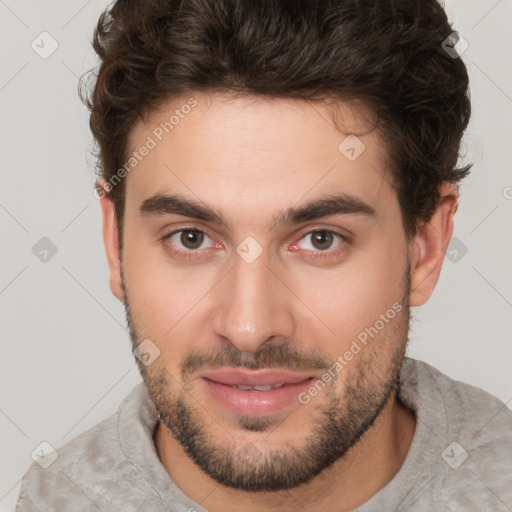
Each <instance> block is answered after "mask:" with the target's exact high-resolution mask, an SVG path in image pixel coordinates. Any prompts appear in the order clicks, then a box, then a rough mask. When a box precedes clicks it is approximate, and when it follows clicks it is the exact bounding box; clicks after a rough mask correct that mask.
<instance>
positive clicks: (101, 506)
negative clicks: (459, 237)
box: [18, 0, 512, 512]
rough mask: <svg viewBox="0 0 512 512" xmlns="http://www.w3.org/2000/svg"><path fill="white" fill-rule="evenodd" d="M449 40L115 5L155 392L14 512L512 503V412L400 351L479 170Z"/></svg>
mask: <svg viewBox="0 0 512 512" xmlns="http://www.w3.org/2000/svg"><path fill="white" fill-rule="evenodd" d="M452 32H453V31H452V29H451V27H450V25H449V23H448V21H447V19H446V15H445V13H444V11H443V9H442V8H441V7H440V6H439V5H438V3H437V2H436V1H435V0H423V1H420V2H410V1H408V0H407V1H405V0H404V1H399V0H389V1H387V2H374V1H373V0H372V1H361V0H359V1H356V0H352V1H350V0H347V1H344V0H338V1H336V2H324V1H315V2H312V1H309V2H308V1H297V0H294V1H284V0H281V1H270V0H266V1H254V2H245V1H242V0H223V1H216V2H208V1H207V0H183V1H181V2H178V1H176V0H168V1H165V2H164V1H162V2H149V1H140V0H138V1H135V0H131V1H128V0H119V1H117V2H116V3H115V4H114V5H113V6H112V8H111V9H110V10H109V11H108V12H106V13H104V15H103V16H102V17H101V19H100V21H99V24H98V27H97V30H96V33H95V38H94V48H95V50H96V52H97V53H98V55H99V57H100V59H101V66H100V69H99V73H98V76H97V81H96V84H95V87H94V90H93V92H92V95H91V97H90V99H88V100H86V101H87V102H88V105H89V107H90V109H91V129H92V131H93V134H94V136H95V138H96V140H97V142H98V146H99V163H100V165H99V167H100V178H99V180H98V188H97V191H96V194H97V196H98V197H99V198H100V201H101V208H102V212H103V235H104V242H105V248H106V253H107V259H108V263H109V266H110V287H111V290H112V292H113V293H114V295H115V296H116V297H117V298H119V300H121V301H122V302H123V303H124V304H125V307H126V314H127V321H128V325H129V327H130V333H131V339H132V344H133V351H134V354H135V356H136V358H137V363H138V365H139V368H140V371H141V374H142V377H143V380H144V383H143V384H141V385H139V386H138V387H136V388H135V389H134V390H133V392H132V393H131V394H130V395H129V396H128V397H127V398H126V399H125V400H124V401H123V403H122V404H121V406H120V408H119V410H118V412H117V413H116V414H114V415H112V416H111V417H109V418H107V419H106V420H104V421H103V422H102V423H100V424H99V425H97V426H96V427H94V428H93V429H91V430H89V431H88V432H86V433H84V434H82V435H80V436H78V437H77V438H75V439H74V440H73V441H71V442H70V443H68V444H67V445H66V446H64V447H62V448H61V449H59V457H58V458H57V460H56V461H55V462H54V463H53V464H52V465H50V466H49V467H48V468H47V469H43V468H42V467H41V466H40V465H34V466H33V467H32V468H31V469H30V470H29V472H28V474H27V475H26V476H25V478H24V480H23V483H22V489H21V492H20V498H19V502H18V511H20V512H25V511H29V510H102V511H110V510H122V511H129V510H137V511H138V510H145V511H153V510H154V511H159V510H173V511H174V510H177V511H194V510H196V511H204V510H207V511H209V512H225V511H247V512H252V511H260V510H265V511H272V512H273V511H292V510H294V511H295V510H307V511H317V510H329V511H333V512H347V511H350V510H357V511H358V512H368V511H383V510H384V511H391V510H414V511H423V510H425V511H427V510H428V511H431V510H446V511H448V510H492V511H502V510H503V511H506V510H512V471H511V470H512V413H511V412H510V411H509V410H508V409H507V408H506V407H505V406H504V404H503V403H501V402H500V401H499V400H498V399H496V398H494V397H492V396H490V395H488V394H487V393H485V392H483V391H481V390H479V389H476V388H473V387H471V386H469V385H466V384H462V383H459V382H455V381H453V380H451V379H450V378H448V377H447V376H445V375H442V374H441V373H439V372H438V371H437V370H435V369H434V368H432V367H430V366H429V365H427V364H426V363H422V362H419V361H414V360H411V359H408V358H406V357H405V351H406V345H407V337H408V330H409V319H410V307H411V306H420V305H422V304H423V303H425V302H426V301H427V300H428V298H429V297H430V295H431V294H432V291H433V289H434V287H435V285H436V283H437V281H438V278H439V274H440V271H441V266H442V263H443V258H444V253H445V251H446V248H447V245H448V242H449V240H450V237H451V235H452V231H453V217H454V213H455V211H456V209H457V201H458V194H457V186H458V183H459V181H460V180H461V179H462V178H463V177H464V176H465V175H466V174H467V172H468V171H469V166H468V167H466V168H462V169H458V168H456V165H457V160H458V154H459V144H460V140H461V137H462V134H463V132H464V130H465V128H466V126H467V123H468V120H469V114H470V103H469V99H468V94H467V87H468V78H467V73H466V69H465V67H464V64H463V63H462V61H461V59H460V58H457V55H455V56H454V55H453V54H450V53H449V52H447V51H446V50H445V48H446V45H447V42H448V43H449V48H451V49H453V48H454V47H456V43H457V37H456V35H454V34H453V33H452ZM43 466H44V465H43ZM478 507H479V508H478Z"/></svg>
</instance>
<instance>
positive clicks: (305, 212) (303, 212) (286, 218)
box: [140, 194, 376, 229]
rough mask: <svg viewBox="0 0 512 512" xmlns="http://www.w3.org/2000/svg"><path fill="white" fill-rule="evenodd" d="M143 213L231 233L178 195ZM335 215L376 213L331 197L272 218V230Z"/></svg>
mask: <svg viewBox="0 0 512 512" xmlns="http://www.w3.org/2000/svg"><path fill="white" fill-rule="evenodd" d="M140 212H141V214H142V215H143V216H160V215H166V214H167V215H172V214H175V215H183V216H184V217H190V218H194V219H198V220H202V221H205V222H213V223H215V224H219V225H221V226H224V227H227V228H228V229H231V224H230V223H229V222H228V221H227V219H225V218H224V216H223V215H221V213H220V212H218V211H217V210H215V209H213V208H211V207H209V206H207V205H205V204H204V203H198V202H196V201H192V200H190V199H188V198H185V197H183V196H178V195H168V194H156V195H154V196H152V197H150V198H148V199H146V200H144V201H143V202H142V204H141V206H140ZM334 215H364V216H367V217H375V216H376V212H375V209H374V208H373V207H372V206H370V205H369V204H367V203H365V202H364V201H363V200H361V199H359V198H358V197H355V196H353V195H350V194H338V195H328V196H324V197H321V198H319V199H316V200H313V201H311V202H309V203H307V204H305V205H304V206H300V207H292V208H288V209H287V210H286V211H285V212H284V213H283V214H281V215H277V216H273V217H272V220H271V229H275V228H276V227H278V226H288V225H293V224H299V223H301V222H306V221H312V220H316V219H320V218H322V217H329V216H334Z"/></svg>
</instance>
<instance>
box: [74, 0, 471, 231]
mask: <svg viewBox="0 0 512 512" xmlns="http://www.w3.org/2000/svg"><path fill="white" fill-rule="evenodd" d="M452 33H453V28H452V27H451V25H450V23H449V21H448V19H447V16H446V13H445V11H444V9H443V7H442V6H441V5H440V4H439V3H438V2H437V0H414V1H411V0H377V1H376V0H330V1H329V0H250V1H249V0H117V1H115V2H114V3H113V4H112V5H111V6H110V7H109V8H107V9H106V10H105V11H104V12H103V13H102V15H101V17H100V19H99V21H98V24H97V26H96V28H95V31H94V37H93V42H92V44H93V48H94V50H95V51H96V53H97V55H98V56H99V58H100V61H101V63H100V66H99V70H98V72H97V76H96V82H95V84H94V87H93V88H92V91H91V90H89V91H87V92H84V91H83V90H82V89H81V90H80V95H81V98H82V101H84V103H85V104H86V105H87V107H88V108H89V110H90V112H91V114H90V127H91V131H92V134H93V136H94V139H95V142H96V147H97V153H96V156H97V157H98V160H97V168H98V173H99V175H100V176H101V177H103V178H104V179H105V180H106V181H107V182H108V181H109V180H110V179H111V178H112V176H114V174H115V173H116V171H117V170H118V169H119V168H120V167H121V166H122V165H123V164H124V162H126V157H127V154H128V150H129V148H128V145H129V142H128V141H129V135H130V132H131V130H132V129H133V127H134V125H135V124H136V123H137V121H138V120H139V119H141V118H144V116H145V115H146V114H148V113H150V112H151V111H152V109H156V108H158V107H159V106H160V105H163V104H164V103H165V102H166V101H171V100H172V99H173V98H177V97H178V96H182V95H184V94H187V93H188V94H190V93H192V92H193V91H199V92H221V93H232V94H242V95H263V96H269V97H282V98H296V99H299V100H300V99H302V100H307V101H309V100H312V101H317V100H319V101H321V100H323V99H325V98H335V99H338V100H340V101H345V100H352V101H356V102H360V103H361V104H364V105H367V106H369V107H370V110H371V112H372V113H373V114H375V119H376V120H377V121H376V124H375V126H378V127H379V136H380V137H381V139H382V141H383V144H384V146H385V148H386V153H387V155H388V158H387V162H386V163H387V167H388V168H389V171H390V173H391V176H392V180H393V184H394V186H395V189H396V192H397V197H398V200H399V203H400V208H401V212H402V221H403V225H404V229H405V233H406V235H407V236H408V237H411V236H412V235H414V234H415V233H416V229H417V225H418V223H419V222H422V221H428V220H429V219H430V218H431V216H432V214H433V212H434V211H435V208H436V205H437V204H438V201H439V198H440V195H439V191H438V185H439V184H440V183H442V182H450V183H454V184H458V183H459V182H460V180H461V179H462V178H463V177H465V176H466V175H467V174H468V172H469V169H470V168H471V165H467V166H465V167H463V168H457V163H458V160H459V152H460V144H461V139H462V136H463V133H464V131H465V129H466V127H467V125H468V122H469V117H470V112H471V103H470V98H469V91H468V82H469V80H468V74H467V70H466V67H465V65H464V63H463V62H462V60H461V59H460V58H453V57H452V56H450V55H449V54H448V53H447V52H446V51H445V50H444V48H443V41H445V40H446V39H447V38H448V37H449V36H450V35H451V34H452ZM83 78H84V77H82V79H83ZM82 85H84V84H83V82H82V80H81V86H82ZM123 181H124V180H123ZM97 186H98V185H97ZM124 189H125V184H124V183H119V185H118V186H115V187H112V188H111V190H109V191H108V196H109V198H110V199H111V200H112V201H113V203H114V206H115V210H116V217H117V219H118V225H119V234H120V235H121V232H122V219H123V212H124V197H125V190H124Z"/></svg>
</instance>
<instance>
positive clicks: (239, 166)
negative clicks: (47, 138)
mask: <svg viewBox="0 0 512 512" xmlns="http://www.w3.org/2000/svg"><path fill="white" fill-rule="evenodd" d="M193 101H194V102H195V104H194V106H193V108H190V109H188V108H184V107H183V105H186V104H192V102H191V101H189V98H183V100H181V101H174V102H173V103H172V104H171V103H170V104H168V105H166V107H165V108H163V109H161V110H159V111H158V112H153V113H152V114H151V115H150V116H149V117H148V119H146V120H145V122H140V123H139V124H138V125H137V126H136V127H135V129H134V131H133V133H132V135H131V147H132V150H138V149H139V148H141V147H142V146H144V145H146V146H152V147H151V148H150V149H149V151H147V152H146V151H141V152H140V153H147V154H145V156H144V157H143V158H141V159H140V161H138V162H137V164H136V166H134V167H133V169H132V170H131V171H130V172H129V174H128V176H127V177H126V203H125V216H124V231H123V251H122V274H121V275H122V287H123V291H124V297H123V299H124V302H125V305H126V309H127V316H128V321H129V326H130V330H131V337H132V342H133V345H134V348H135V347H137V346H138V344H139V343H141V342H142V341H143V340H146V341H144V345H141V347H145V350H147V352H148V354H149V359H147V360H146V361H145V363H147V364H143V363H141V362H139V367H140V370H141V373H142V376H143V379H144V381H145V384H146V386H147V389H148V392H149V394H150V396H151V399H152V401H153V403H154V405H155V407H156V409H157V411H158V413H159V417H160V419H161V421H162V423H163V424H164V425H165V426H166V427H167V428H168V429H169V431H170V432H171V433H172V435H173V436H174V438H175V439H176V440H177V441H179V443H181V445H182V446H183V448H184V449H185V450H186V452H187V453H188V455H189V456H190V457H191V458H192V459H193V460H194V461H195V462H196V464H197V465H198V466H199V467H200V468H201V469H202V470H203V471H205V472H206V473H207V474H208V475H210V476H211V477H212V478H214V479H215V480H217V481H218V482H219V483H221V484H223V485H227V486H230V487H234V488H238V489H245V490H277V489H285V488H290V487H293V486H296V485H298V484H300V483H302V482H306V481H308V480H310V479H311V478H312V477H313V476H315V475H317V474H318V473H319V472H321V471H322V470H323V469H325V468H326V467H328V466H329V465H331V464H332V463H333V462H334V461H336V460H337V459H339V458H340V457H342V456H343V455H344V454H345V453H347V451H348V450H349V449H350V448H351V447H352V446H353V445H354V443H355V442H356V441H357V440H358V439H359V438H360V437H361V436H362V435H363V434H364V433H365V432H366V431H367V430H368V429H369V428H371V426H372V424H374V422H375V420H376V418H377V417H378V416H379V414H380V413H381V411H382V410H383V408H384V407H385V405H386V404H387V403H388V402H389V400H390V397H392V395H393V392H394V390H395V386H396V382H397V377H398V374H399V371H400V367H401V364H402V361H403V356H404V351H405V345H406V341H407V332H408V321H409V302H408V299H409V291H410V282H409V279H408V277H409V274H408V269H409V251H408V244H407V240H406V237H405V233H404V230H403V227H402V222H401V214H400V208H399V204H398V200H397V195H396V191H395V190H394V188H393V187H392V185H391V180H390V177H389V173H388V171H387V170H386V169H385V168H384V165H383V162H384V160H385V154H384V150H383V148H382V145H381V143H380V141H379V137H378V132H377V131H375V130H374V131H371V130H368V125H367V124H365V122H364V118H362V117H360V116H358V114H357V111H356V110H354V109H351V108H350V106H349V105H346V104H345V105H340V106H339V107H337V110H336V112H337V116H338V117H337V119H338V122H339V125H340V126H341V128H343V130H344V131H345V133H342V132H341V131H340V130H339V129H338V128H337V127H336V126H335V124H334V123H333V117H332V108H331V109H329V108H327V107H326V106H321V105H319V104H315V105H312V104H309V103H306V102H302V101H294V100H284V99H272V100H271V99H257V98H255V97H251V98H237V99H234V98H231V97H228V96H224V95H211V96H206V95H202V94H195V95H194V100H193ZM177 111H179V112H180V113H181V114H180V115H179V117H180V120H179V122H178V123H176V124H175V125H174V126H173V128H172V130H171V129H168V133H166V131H162V129H161V127H162V125H161V124H160V123H165V121H168V120H169V119H170V118H171V116H172V115H173V114H175V112H177ZM185 112H186V114H185ZM175 117H176V116H175ZM158 127H160V130H158ZM161 132H162V133H161ZM346 133H359V134H364V133H366V134H364V135H359V136H358V140H356V139H348V140H347V141H345V143H344V144H342V145H341V146H340V144H341V143H343V141H344V140H345V139H346V137H347V135H346ZM155 134H159V135H158V136H157V135H155ZM148 137H149V138H150V139H151V140H152V141H153V143H154V144H153V143H152V142H149V139H148ZM160 139H161V140H160ZM351 148H353V151H352V150H351ZM354 156H355V157H356V158H354ZM147 340H150V341H147ZM148 347H149V349H148ZM156 355H157V357H155V356H156Z"/></svg>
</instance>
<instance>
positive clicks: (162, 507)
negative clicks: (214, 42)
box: [16, 359, 512, 512]
mask: <svg viewBox="0 0 512 512" xmlns="http://www.w3.org/2000/svg"><path fill="white" fill-rule="evenodd" d="M399 396H400V398H401V400H402V402H403V403H404V404H405V405H406V406H407V407H409V408H410V409H411V410H413V411H414V412H415V414H416V418H417V426H416V432H415V434H414V438H413V441H412V444H411V447H410V449H409V452H408V454H407V457H406V459H405V461H404V464H403V465H402V467H401V469H400V471H399V472H398V473H397V474H396V475H395V477H394V478H393V479H392V480H391V481H390V482H389V483H388V484H387V485H386V486H385V487H384V488H382V489H381V490H380V491H379V492H378V493H377V494H375V495H374V496H373V497H372V498H371V499H370V500H368V501H367V502H366V503H364V504H363V505H361V506H360V507H358V508H357V509H355V511H354V512H383V511H384V512H390V511H411V512H423V511H425V512H427V511H428V512H432V511H434V512H436V511H441V512H451V511H453V512H455V511H457V512H459V511H466V510H469V511H472V512H473V511H475V512H480V511H481V512H502V511H503V512H510V511H512V411H510V410H509V409H508V408H507V407H506V406H505V405H504V404H503V403H502V402H501V401H499V400H498V399H497V398H495V397H493V396H491V395H489V394H488V393H486V392H484V391H482V390H480V389H478V388H475V387H473V386H469V385H467V384H463V383H460V382H457V381H454V380H452V379H450V378H449V377H447V376H445V375H443V374H442V373H440V372H439V371H437V370H436V369H435V368H432V367H431V366H429V365H428V364H426V363H423V362H421V361H416V360H413V359H406V360H405V362H404V366H403V369H402V373H401V385H400V395H399ZM156 426H157V419H156V416H155V413H154V410H153V408H152V405H151V402H150V400H149V398H148V395H147V393H146V389H145V387H144V385H143V384H142V383H141V384H139V385H138V386H136V387H135V388H134V389H133V391H132V392H131V393H130V394H129V395H128V396H127V397H126V398H125V399H124V400H123V402H122V403H121V405H120V407H119V409H118V411H117V412H116V413H115V414H113V415H112V416H110V417H108V418H106V419H105V420H103V421H102V422H101V423H99V424H98V425H96V426H95V427H93V428H91V429H90V430H88V431H87V432H85V433H83V434H81V435H79V436H77V437H76V438H75V439H73V440H72V441H70V442H69V443H67V444H66V445H64V446H63V447H62V448H60V449H58V450H57V451H58V457H57V459H56V460H55V461H54V462H53V463H52V464H51V465H50V466H49V467H48V468H47V469H43V468H42V467H40V465H38V464H37V463H36V462H34V463H33V464H32V465H31V467H30V468H29V470H28V472H27V474H26V475H25V476H24V478H23V481H22V485H21V491H20V496H19V499H18V504H17V508H16V511H17V512H29V511H30V512H32V511H36V510H37V511H59V512H60V511H73V512H89V511H90V512H92V511H94V512H98V510H99V511H101V512H110V511H112V512H113V511H122V512H130V511H144V512H152V511H173V512H194V511H197V512H204V511H205V509H204V508H202V507H200V506H199V505H198V504H196V503H194V502H193V501H192V500H190V499H189V498H187V497H186V496H185V495H184V494H183V493H182V492H181V491H180V489H179V488H178V487H177V486H176V485H175V483H174V482H173V481H172V480H171V478H170V477H169V475H168V473H167V472H166V470H165V468H164V467H163V465H162V464H161V462H160V460H159V459H158V455H157V452H156V449H155V446H154V443H153V434H154V431H155V428H156ZM43 465H46V464H43ZM348 492H349V491H348ZM255 499H257V498H255Z"/></svg>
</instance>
